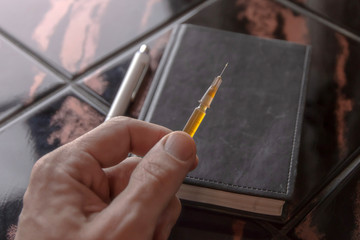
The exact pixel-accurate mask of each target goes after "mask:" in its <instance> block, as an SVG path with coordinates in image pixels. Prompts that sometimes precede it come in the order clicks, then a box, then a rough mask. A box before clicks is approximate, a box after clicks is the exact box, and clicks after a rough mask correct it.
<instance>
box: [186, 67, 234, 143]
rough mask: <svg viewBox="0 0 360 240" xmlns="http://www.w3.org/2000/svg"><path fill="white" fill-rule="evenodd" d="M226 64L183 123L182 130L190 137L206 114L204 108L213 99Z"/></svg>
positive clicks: (207, 106) (208, 105)
mask: <svg viewBox="0 0 360 240" xmlns="http://www.w3.org/2000/svg"><path fill="white" fill-rule="evenodd" d="M227 65H228V64H227V63H226V64H225V67H224V68H223V70H222V71H221V73H220V75H219V76H217V77H216V78H215V79H214V81H213V82H212V83H211V85H210V87H209V88H208V89H207V91H206V92H205V94H204V95H203V97H202V98H201V99H200V101H199V103H200V105H199V106H198V107H196V108H195V109H194V111H193V113H192V114H191V116H190V118H189V120H188V121H187V123H186V125H185V127H184V129H183V131H184V132H186V133H188V134H189V135H190V136H191V137H193V136H194V134H195V132H196V130H197V129H198V127H199V126H200V123H201V122H202V120H203V119H204V117H205V114H206V109H207V108H209V107H210V104H211V102H212V100H213V99H214V97H215V94H216V92H217V90H218V89H219V87H220V84H221V82H222V78H221V76H222V74H223V73H224V70H225V69H226V67H227Z"/></svg>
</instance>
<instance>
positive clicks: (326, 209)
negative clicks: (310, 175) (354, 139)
mask: <svg viewBox="0 0 360 240" xmlns="http://www.w3.org/2000/svg"><path fill="white" fill-rule="evenodd" d="M356 162H357V165H355V168H354V169H352V172H350V174H348V175H347V176H346V177H345V176H340V177H339V178H342V177H344V179H342V181H340V182H339V183H337V184H336V185H334V186H333V188H330V191H331V193H330V194H329V196H326V198H325V197H324V198H325V199H323V200H324V201H322V202H321V204H319V206H317V207H315V208H314V209H313V210H312V211H311V212H310V213H309V214H308V215H307V216H306V218H304V219H303V220H302V221H301V223H300V224H298V225H297V226H296V227H295V228H294V229H293V230H292V231H291V233H290V234H289V235H290V236H291V237H292V238H294V239H359V237H360V228H359V227H360V225H359V224H360V178H359V177H360V166H359V159H357V161H356Z"/></svg>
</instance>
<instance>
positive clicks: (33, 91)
mask: <svg viewBox="0 0 360 240" xmlns="http://www.w3.org/2000/svg"><path fill="white" fill-rule="evenodd" d="M0 63H1V64H0V72H1V75H0V82H1V84H2V87H1V90H0V122H2V121H4V120H5V119H6V118H7V117H9V116H11V115H12V114H14V113H16V112H17V111H19V110H20V109H22V108H25V107H27V106H29V105H30V104H31V103H33V102H35V101H37V100H38V99H39V98H40V97H42V96H44V95H46V94H47V93H49V92H50V91H53V90H54V89H56V88H57V87H59V86H60V85H61V84H63V81H61V80H60V79H59V78H58V77H56V76H55V75H54V74H52V73H51V72H50V71H48V70H47V69H46V68H44V67H43V66H41V65H40V64H38V63H37V62H35V61H34V60H32V59H31V57H29V56H26V54H25V53H23V52H21V51H20V50H19V49H18V48H17V47H16V46H14V45H13V44H11V43H9V42H8V41H6V40H5V39H4V38H2V37H1V36H0Z"/></svg>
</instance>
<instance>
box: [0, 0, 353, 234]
mask: <svg viewBox="0 0 360 240" xmlns="http://www.w3.org/2000/svg"><path fill="white" fill-rule="evenodd" d="M279 1H280V0H279ZM281 1H282V0H281ZM175 2H176V4H175ZM197 2H200V1H190V0H188V1H186V0H183V1H165V0H164V1H161V0H160V1H140V2H139V1H135V2H131V1H115V0H113V1H110V0H109V1H106V0H103V1H90V2H86V3H87V4H84V2H83V1H72V0H69V1H45V0H43V1H38V2H36V3H30V2H27V1H20V0H19V1H15V2H11V3H10V2H9V3H5V2H3V3H0V26H1V28H2V29H3V30H5V31H6V33H7V34H6V35H5V37H7V38H9V39H10V40H14V39H16V40H17V41H20V43H21V45H24V46H26V47H27V48H29V49H30V50H31V51H33V52H34V53H36V54H38V56H36V57H35V58H37V57H38V59H45V61H46V63H45V64H44V65H48V66H49V68H48V69H46V68H45V67H42V66H40V65H39V64H37V63H36V61H35V60H33V58H32V56H31V55H30V54H29V53H27V52H26V51H23V52H21V50H18V48H17V47H14V46H12V45H11V44H10V45H9V44H8V43H6V42H5V43H2V42H4V41H1V42H0V49H1V51H2V52H3V51H5V54H9V56H15V57H14V59H16V60H12V59H13V58H10V61H6V60H5V59H7V58H3V54H1V56H0V59H1V63H2V65H1V67H0V69H1V70H2V71H1V72H2V73H3V74H2V76H4V75H6V76H7V74H10V77H6V78H4V79H5V82H4V83H5V84H4V85H3V86H6V87H5V88H2V89H1V92H2V93H3V92H4V94H5V95H4V97H3V94H1V95H2V97H0V100H1V101H0V106H5V107H6V106H13V105H11V104H10V105H9V104H8V103H9V102H10V103H21V104H19V105H14V106H16V107H15V110H13V109H12V108H4V107H2V109H5V110H4V111H3V110H2V113H1V114H2V115H0V118H1V117H2V116H5V115H4V114H6V117H10V118H9V119H10V120H11V121H10V122H7V123H6V125H5V123H1V122H0V124H2V125H0V127H1V128H0V139H1V142H2V144H1V145H0V151H1V153H2V156H3V157H2V158H1V163H2V164H3V166H5V167H3V168H1V170H0V172H1V174H0V180H1V181H0V182H1V184H0V186H1V189H0V190H1V192H0V196H1V198H2V199H1V202H0V204H1V205H0V208H1V211H0V212H1V214H0V225H1V227H0V231H1V232H0V238H1V239H3V238H5V235H6V234H7V233H8V236H9V237H11V236H12V233H13V232H14V229H15V227H14V226H15V225H14V224H16V221H17V216H18V214H19V211H20V209H21V198H22V194H23V192H24V190H25V188H26V185H27V179H28V176H29V173H30V169H31V166H32V164H33V163H34V162H35V161H36V159H37V158H38V157H40V156H42V155H43V154H45V153H46V152H48V151H51V150H52V149H54V148H56V147H58V146H60V145H62V144H64V143H66V142H68V141H70V140H72V139H74V138H75V137H77V136H79V135H81V134H83V133H84V132H86V131H88V130H90V129H91V128H93V127H95V126H97V125H98V124H100V123H101V122H102V121H103V119H104V114H103V113H101V112H100V111H98V110H96V108H94V107H93V106H94V105H93V104H92V103H93V102H97V104H98V105H100V106H101V108H102V109H106V108H108V106H109V105H110V103H111V102H112V100H113V98H114V95H115V93H116V91H117V88H118V87H119V85H120V83H121V80H122V78H123V76H124V74H125V72H126V70H127V67H128V65H129V62H130V59H131V57H132V54H133V53H134V52H135V51H136V49H137V47H138V43H137V42H136V40H137V39H138V37H139V36H140V35H142V34H144V33H146V32H148V31H149V30H151V29H153V28H154V27H156V26H158V25H159V24H161V23H164V22H167V21H168V20H169V19H170V18H172V17H173V16H175V15H177V14H178V13H180V12H182V11H184V10H185V9H188V8H191V6H194V4H195V3H197ZM208 2H209V3H212V4H211V5H210V6H208V7H207V8H205V9H203V10H201V11H199V12H196V11H195V13H196V14H195V15H194V16H193V17H191V18H190V19H188V20H186V19H185V20H183V21H185V22H189V23H194V24H199V25H204V26H210V27H215V28H220V29H224V30H229V31H236V32H242V33H246V34H251V35H255V36H260V37H267V38H276V39H284V40H287V41H292V42H297V43H301V44H309V45H311V46H312V56H311V65H310V72H309V83H308V95H307V101H306V108H305V120H304V127H303V131H302V143H301V149H300V160H299V165H298V176H297V180H296V186H295V192H294V197H293V200H292V201H291V202H290V204H289V213H290V214H289V218H288V219H287V221H286V222H284V223H273V222H267V221H264V220H252V219H248V218H245V217H239V216H238V217H235V216H229V215H223V214H220V213H214V212H209V211H206V210H201V209H194V208H189V207H185V208H184V211H183V214H182V216H181V218H180V220H179V222H178V224H177V226H176V227H175V229H174V231H173V234H172V237H171V238H172V239H271V238H275V239H288V237H286V236H289V238H297V239H322V238H323V239H325V238H326V239H327V238H330V236H334V237H333V238H334V239H346V238H351V237H353V239H354V238H356V237H357V236H358V232H357V230H356V229H358V227H359V226H358V221H359V220H358V217H357V215H358V209H357V205H358V203H359V202H358V201H359V200H358V191H359V189H358V181H357V179H358V177H357V176H358V175H359V173H358V171H357V173H356V174H354V175H353V178H352V180H350V181H349V182H346V181H345V182H343V183H341V184H340V183H339V181H336V180H337V179H338V178H339V173H340V172H341V171H342V170H343V169H345V168H346V167H347V166H348V165H349V164H351V163H352V162H353V158H349V155H350V154H351V153H353V152H354V151H355V149H356V148H357V147H359V146H360V135H359V134H358V132H359V126H360V125H359V124H358V123H359V117H360V116H359V114H358V112H360V111H359V107H360V94H358V88H359V86H358V85H359V83H358V82H359V81H358V79H359V77H360V72H359V71H360V70H359V68H358V65H359V62H360V61H359V56H360V43H359V42H357V41H356V39H355V40H353V39H351V38H349V37H345V36H344V35H342V34H341V33H340V32H339V31H336V30H334V29H341V27H343V26H345V27H346V28H347V29H350V30H351V29H352V30H353V32H355V33H358V31H356V30H358V29H359V28H358V27H357V25H356V24H358V23H359V21H356V17H358V16H357V15H356V16H355V15H354V13H355V12H356V9H358V8H359V7H358V6H357V3H355V2H351V1H334V0H333V1H310V0H308V1H297V0H293V2H296V3H297V4H299V5H298V6H303V7H304V9H305V11H304V13H305V15H304V14H300V13H298V12H296V11H294V10H291V9H289V8H288V7H286V6H284V5H281V4H279V3H277V1H270V0H228V1H208ZM123 4H126V5H127V6H128V7H127V9H128V11H124V10H122V8H121V6H123ZM85 5H86V7H84V8H83V9H80V6H85ZM20 6H21V7H20ZM330 6H335V8H336V9H334V7H330ZM129 7H130V9H133V8H134V9H135V10H136V11H135V10H134V11H133V12H131V11H129ZM306 8H309V9H312V10H313V11H314V12H317V13H319V16H321V15H323V16H326V17H327V18H329V19H330V20H331V21H332V22H334V23H337V24H338V26H336V28H333V27H332V28H330V27H328V26H325V25H324V23H323V22H320V21H319V20H318V19H313V18H310V17H308V15H306ZM29 9H31V10H32V11H29ZM91 10H94V11H93V12H91ZM95 10H96V11H95ZM120 13H124V14H120ZM127 13H129V14H127ZM130 13H132V14H130ZM19 16H23V18H20V17H19ZM79 19H81V20H82V21H79ZM143 19H145V20H146V21H145V20H144V21H145V22H142V21H143ZM70 20H71V22H70ZM80 22H81V24H80ZM129 22H133V23H134V24H133V26H131V28H129V27H127V26H129V25H128V23H129ZM125 23H126V25H125ZM20 26H21V27H20ZM170 28H171V27H170ZM74 31H75V32H74ZM8 34H9V35H10V36H9V35H8ZM96 36H100V37H99V38H97V37H96ZM154 36H155V37H154ZM168 37H169V31H164V32H163V33H162V34H159V33H155V34H154V35H152V37H149V38H146V39H144V42H146V43H147V44H149V46H150V47H151V56H152V62H151V66H150V71H149V72H148V74H147V77H146V80H145V82H144V84H143V86H142V89H141V93H140V95H139V96H138V97H137V99H136V100H135V102H134V103H133V104H132V105H131V106H130V108H129V110H128V113H127V115H129V116H132V117H137V116H138V114H139V111H140V109H141V106H142V103H143V100H144V98H145V96H146V92H147V90H148V88H149V86H150V83H151V80H152V77H153V75H154V73H155V71H156V68H157V64H158V63H159V60H160V58H161V56H162V53H163V50H164V47H165V46H166V43H167V40H168ZM350 37H351V36H350ZM69 41H70V43H71V44H70V43H69ZM134 41H135V42H134ZM133 42H134V44H133V45H132V47H127V48H126V49H125V50H124V51H121V52H118V50H119V49H121V48H122V47H124V46H125V45H126V44H128V43H133ZM4 46H6V47H4ZM79 46H80V48H79ZM108 55H114V57H113V58H112V60H111V61H108V62H107V63H106V64H104V65H101V66H100V65H99V67H97V68H93V69H92V72H90V73H89V74H87V75H86V76H84V77H82V78H81V79H77V80H76V82H75V83H72V82H71V81H70V80H71V79H70V78H72V77H71V76H70V75H71V74H76V73H78V72H81V71H82V70H84V69H88V68H89V67H91V66H92V65H95V66H96V65H97V64H98V63H99V61H102V60H103V58H104V57H106V56H108ZM11 61H13V62H11ZM22 62H24V63H25V64H22ZM19 65H20V66H21V67H19ZM22 65H25V66H24V67H23V66H22ZM52 65H54V66H55V67H56V68H59V69H60V70H61V69H63V70H65V73H66V71H67V72H69V73H71V74H68V75H67V74H65V75H64V76H69V79H65V81H64V82H65V83H66V84H67V85H74V86H68V87H67V88H65V89H62V90H61V92H60V93H57V92H53V91H54V90H55V89H56V86H58V84H59V83H61V81H59V80H57V77H56V75H55V74H52V73H51V70H52V69H53V68H52V67H50V66H52ZM33 66H35V69H37V68H36V67H38V69H40V70H38V71H40V72H41V73H40V74H46V77H45V79H44V80H43V81H40V80H36V76H37V75H36V74H37V73H38V72H36V71H35V73H34V72H32V71H34V70H31V69H34V68H33ZM19 68H20V69H21V71H19ZM28 69H30V70H28ZM53 70H54V69H53ZM17 76H19V77H17ZM8 79H16V80H13V82H10V81H9V80H8ZM24 79H26V80H24ZM7 81H9V82H7ZM39 82H40V83H41V84H39ZM15 83H16V85H15ZM11 84H14V85H11ZM9 86H17V87H9ZM38 86H39V87H38ZM79 87H80V88H81V89H83V90H81V89H80V90H81V91H78V90H76V89H78V88H79ZM33 88H36V89H37V91H35V93H36V94H35V95H31V94H29V93H33V92H34V90H32V89H33ZM74 89H75V90H74ZM83 91H85V92H88V94H84V93H83ZM23 96H27V98H26V97H25V98H23ZM32 96H39V97H32ZM41 96H45V97H41ZM9 99H11V100H9ZM24 99H25V100H24ZM26 99H30V100H31V101H32V103H35V104H31V105H35V107H34V108H30V109H28V111H23V108H25V109H26V108H27V105H26V104H24V103H27V101H30V100H26ZM38 103H39V104H38ZM4 112H5V113H4ZM14 112H18V113H19V114H18V115H17V116H18V117H17V118H15V117H14V118H11V117H12V116H14V115H13V113H14ZM18 149H21V151H18ZM14 159H15V160H14ZM342 175H344V173H342ZM342 175H341V176H342ZM14 176H16V178H14ZM13 178H14V179H15V180H12V181H9V179H13ZM329 184H330V185H329ZM343 186H344V187H343ZM345 208H346V210H342V209H345ZM349 209H350V210H349ZM351 210H352V211H351ZM334 216H336V217H334Z"/></svg>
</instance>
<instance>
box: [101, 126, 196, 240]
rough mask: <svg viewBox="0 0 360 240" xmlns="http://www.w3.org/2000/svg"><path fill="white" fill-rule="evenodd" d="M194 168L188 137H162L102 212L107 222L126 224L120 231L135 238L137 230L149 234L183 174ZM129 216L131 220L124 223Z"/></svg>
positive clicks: (178, 134) (191, 142)
mask: <svg viewBox="0 0 360 240" xmlns="http://www.w3.org/2000/svg"><path fill="white" fill-rule="evenodd" d="M196 164H197V156H196V146H195V142H194V140H193V139H192V138H191V137H190V136H189V135H188V134H186V133H184V132H173V133H170V134H168V135H166V136H165V137H163V138H162V139H161V140H160V141H159V142H158V143H157V144H156V145H155V146H154V147H153V148H152V149H151V150H150V151H149V152H148V153H147V154H146V155H145V156H144V158H143V160H142V161H141V162H140V163H139V165H138V166H137V167H136V168H135V170H134V172H133V174H132V175H131V177H130V180H129V184H128V186H127V187H126V188H125V190H124V191H123V192H122V193H121V194H120V195H119V196H118V197H117V198H116V199H114V201H113V202H112V203H111V204H110V206H109V207H108V208H107V209H106V211H107V212H109V215H107V217H109V219H107V220H109V222H111V223H113V224H114V223H117V224H119V223H124V222H126V223H127V224H129V225H128V226H126V227H125V226H124V227H125V228H126V229H127V230H128V231H130V229H131V228H132V227H131V226H130V225H132V226H133V227H134V229H133V230H134V231H135V232H137V234H139V231H138V230H139V229H142V233H143V234H146V233H147V234H151V233H152V232H153V231H154V230H155V226H156V223H157V220H158V218H159V217H160V215H161V214H162V213H163V211H164V210H165V209H166V207H167V206H168V205H169V203H170V201H171V200H172V199H173V197H174V195H175V194H176V192H177V191H178V189H179V187H180V185H181V183H182V182H183V180H184V178H185V176H186V174H187V173H188V172H189V171H190V170H191V169H193V168H194V167H195V166H196ZM114 213H116V214H114ZM129 213H131V214H129ZM129 216H131V219H126V218H127V217H129ZM103 217H105V216H104V215H103ZM106 222H107V221H106ZM131 222H132V223H131ZM120 225H121V224H120ZM117 229H119V225H118V227H117ZM119 230H120V229H119ZM130 232H132V231H130ZM147 234H146V235H147ZM137 237H140V236H137ZM138 239H139V238H138Z"/></svg>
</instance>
